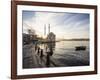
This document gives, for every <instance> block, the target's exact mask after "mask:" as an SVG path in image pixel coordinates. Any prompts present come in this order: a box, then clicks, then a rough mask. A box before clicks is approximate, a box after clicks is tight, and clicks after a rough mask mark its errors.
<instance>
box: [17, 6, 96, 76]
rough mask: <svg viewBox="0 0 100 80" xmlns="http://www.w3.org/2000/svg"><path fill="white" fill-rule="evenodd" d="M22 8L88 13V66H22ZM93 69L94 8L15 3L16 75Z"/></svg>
mask: <svg viewBox="0 0 100 80" xmlns="http://www.w3.org/2000/svg"><path fill="white" fill-rule="evenodd" d="M22 10H29V11H52V12H53V11H54V12H71V13H72V12H73V13H89V14H90V26H91V27H90V53H91V54H90V66H77V67H59V68H42V69H41V68H34V69H23V68H22ZM81 71H83V72H84V71H94V9H79V8H60V7H45V6H26V5H17V75H28V74H47V73H62V72H63V73H64V72H81Z"/></svg>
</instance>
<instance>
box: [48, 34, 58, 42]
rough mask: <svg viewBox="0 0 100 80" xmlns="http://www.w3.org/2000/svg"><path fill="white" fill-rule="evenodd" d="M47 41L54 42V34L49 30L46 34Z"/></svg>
mask: <svg viewBox="0 0 100 80" xmlns="http://www.w3.org/2000/svg"><path fill="white" fill-rule="evenodd" d="M47 41H48V42H55V41H56V35H55V34H54V33H53V32H50V33H49V34H48V35H47Z"/></svg>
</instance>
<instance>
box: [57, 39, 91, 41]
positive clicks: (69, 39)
mask: <svg viewBox="0 0 100 80" xmlns="http://www.w3.org/2000/svg"><path fill="white" fill-rule="evenodd" d="M59 41H90V39H61V40H59Z"/></svg>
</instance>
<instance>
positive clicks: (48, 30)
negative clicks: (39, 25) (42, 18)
mask: <svg viewBox="0 0 100 80" xmlns="http://www.w3.org/2000/svg"><path fill="white" fill-rule="evenodd" d="M48 33H50V24H49V26H48Z"/></svg>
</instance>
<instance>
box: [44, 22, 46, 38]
mask: <svg viewBox="0 0 100 80" xmlns="http://www.w3.org/2000/svg"><path fill="white" fill-rule="evenodd" d="M45 35H46V24H45V25H44V36H45Z"/></svg>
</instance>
